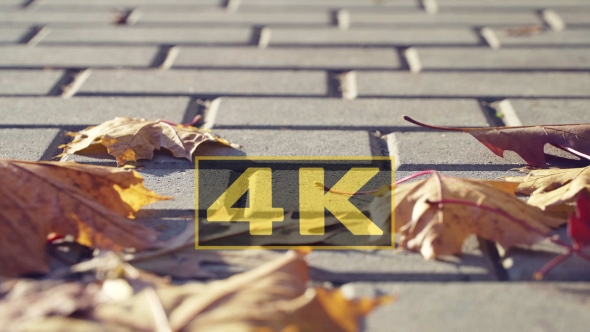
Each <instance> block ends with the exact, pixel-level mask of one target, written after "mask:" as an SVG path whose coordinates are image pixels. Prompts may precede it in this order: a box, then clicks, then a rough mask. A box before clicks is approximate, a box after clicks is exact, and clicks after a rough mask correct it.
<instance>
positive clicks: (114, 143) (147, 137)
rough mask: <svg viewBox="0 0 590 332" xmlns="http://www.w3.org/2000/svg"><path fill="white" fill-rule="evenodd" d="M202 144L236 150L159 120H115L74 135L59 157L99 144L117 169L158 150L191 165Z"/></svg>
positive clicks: (210, 136) (213, 137)
mask: <svg viewBox="0 0 590 332" xmlns="http://www.w3.org/2000/svg"><path fill="white" fill-rule="evenodd" d="M204 142H217V143H221V144H223V145H227V146H231V147H237V146H236V145H234V144H231V143H229V142H228V141H226V140H224V139H221V138H219V137H217V136H216V135H213V134H212V133H208V132H203V131H199V129H197V128H195V127H190V126H173V125H170V124H168V123H167V122H164V121H160V120H156V121H148V120H145V119H132V118H128V117H117V118H115V119H113V120H109V121H106V122H104V123H102V124H100V125H98V126H95V127H88V128H86V129H84V130H82V131H80V132H78V133H75V137H74V140H73V141H72V142H71V143H68V144H66V145H65V147H64V151H63V153H62V154H61V155H70V154H75V153H78V152H81V151H83V150H85V149H87V148H89V147H91V146H94V145H97V144H98V145H103V146H104V147H106V148H107V151H108V153H109V154H110V155H112V156H114V157H115V158H117V165H119V166H122V165H124V164H125V163H127V162H135V161H137V160H138V159H152V157H153V156H154V150H160V149H161V148H165V149H167V150H169V151H170V152H171V153H172V155H173V156H175V157H177V158H185V159H188V160H189V161H192V155H193V153H194V152H195V150H196V149H197V147H198V146H199V145H200V144H201V143H204ZM61 155H60V156H61Z"/></svg>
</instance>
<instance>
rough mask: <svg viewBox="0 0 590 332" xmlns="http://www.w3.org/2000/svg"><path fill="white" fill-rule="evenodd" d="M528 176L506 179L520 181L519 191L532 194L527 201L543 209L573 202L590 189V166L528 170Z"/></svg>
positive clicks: (507, 179)
mask: <svg viewBox="0 0 590 332" xmlns="http://www.w3.org/2000/svg"><path fill="white" fill-rule="evenodd" d="M521 171H524V172H528V173H529V174H528V175H527V176H522V177H520V176H515V177H506V178H505V179H506V181H513V182H519V185H518V188H517V192H518V193H521V194H525V195H530V196H531V198H530V199H529V201H528V202H527V203H528V204H530V205H534V206H537V207H539V208H541V209H543V210H545V209H546V208H547V207H551V206H555V205H558V204H563V203H570V202H573V201H574V200H575V199H576V197H577V196H578V194H579V193H580V192H581V191H583V190H590V166H589V167H585V168H570V169H555V168H552V169H539V170H532V171H528V170H525V169H522V170H521Z"/></svg>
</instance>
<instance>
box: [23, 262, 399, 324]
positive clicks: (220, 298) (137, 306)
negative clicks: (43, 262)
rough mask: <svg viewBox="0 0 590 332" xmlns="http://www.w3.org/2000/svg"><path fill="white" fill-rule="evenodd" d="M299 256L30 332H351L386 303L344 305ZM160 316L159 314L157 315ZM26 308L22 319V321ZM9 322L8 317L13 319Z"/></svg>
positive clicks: (102, 307)
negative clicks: (313, 278)
mask: <svg viewBox="0 0 590 332" xmlns="http://www.w3.org/2000/svg"><path fill="white" fill-rule="evenodd" d="M308 282H309V275H308V271H307V264H306V263H305V260H304V259H303V253H300V252H292V251H291V252H288V253H287V254H286V255H284V256H282V257H280V258H278V259H276V260H274V261H272V262H269V263H266V264H264V265H262V266H259V267H257V268H255V269H253V270H250V271H248V272H245V273H242V274H239V275H236V276H233V277H231V278H228V279H226V280H220V281H213V282H210V283H207V284H201V283H194V282H193V283H187V284H184V285H181V286H173V285H171V286H167V287H156V288H152V287H147V288H145V289H143V290H142V291H139V292H138V293H136V294H135V295H133V296H132V297H130V298H128V299H125V300H122V301H110V302H107V303H103V304H99V305H97V306H96V307H95V308H94V309H93V310H90V311H87V312H84V313H83V314H82V315H81V314H78V315H77V316H76V318H71V317H63V316H62V317H59V316H58V317H47V318H46V319H41V320H37V321H30V322H28V323H26V324H25V325H24V326H23V327H24V328H26V329H27V330H32V331H40V330H43V331H66V330H67V331H103V330H105V329H106V330H109V331H111V330H113V331H154V330H157V331H310V332H313V331H322V332H323V331H351V332H352V331H358V330H359V321H360V319H361V318H362V317H364V316H366V315H367V314H368V313H369V312H370V311H372V310H373V308H375V307H376V306H378V305H383V304H386V303H390V302H392V300H393V299H392V298H391V297H379V298H361V299H356V300H349V299H347V298H346V297H345V296H344V295H343V294H342V293H341V291H340V290H337V289H336V290H327V289H324V288H321V287H317V288H311V287H309V286H308ZM160 312H161V314H162V315H159V313H160ZM26 314H27V311H26V308H24V309H23V312H22V315H26ZM13 319H14V318H13Z"/></svg>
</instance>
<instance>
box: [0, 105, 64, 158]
mask: <svg viewBox="0 0 590 332" xmlns="http://www.w3.org/2000/svg"><path fill="white" fill-rule="evenodd" d="M1 113H2V114H5V113H4V112H1ZM57 134H59V129H12V128H2V129H0V142H2V144H0V158H5V159H20V160H39V159H41V157H42V156H43V153H44V152H45V150H46V149H47V148H48V147H49V145H50V144H51V142H52V141H53V139H54V138H55V136H56V135H57Z"/></svg>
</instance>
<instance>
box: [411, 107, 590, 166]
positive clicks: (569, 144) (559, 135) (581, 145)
mask: <svg viewBox="0 0 590 332" xmlns="http://www.w3.org/2000/svg"><path fill="white" fill-rule="evenodd" d="M404 120H406V121H409V122H411V123H414V124H416V125H419V126H422V127H426V128H432V129H439V130H451V131H461V132H464V133H468V134H470V135H472V136H473V137H475V138H476V139H477V140H478V141H480V142H481V143H482V144H483V145H485V146H486V147H487V148H488V149H490V150H491V151H492V152H493V153H495V154H496V155H498V156H500V157H504V151H505V150H510V151H514V152H516V153H517V154H518V155H519V156H521V157H522V159H524V161H526V162H527V163H528V164H529V165H531V166H533V167H541V168H546V167H547V162H546V160H545V152H544V148H545V144H551V145H554V146H556V147H558V148H560V149H563V150H565V151H568V152H570V153H572V154H574V155H576V156H578V157H582V158H586V159H590V124H571V125H542V126H521V127H486V128H455V127H439V126H431V125H427V124H424V123H421V122H418V121H416V120H414V119H412V118H410V117H408V116H405V115H404Z"/></svg>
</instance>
